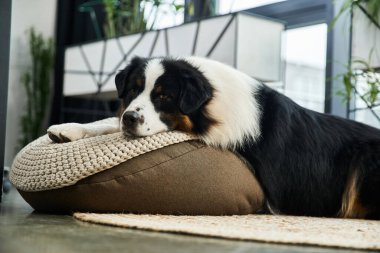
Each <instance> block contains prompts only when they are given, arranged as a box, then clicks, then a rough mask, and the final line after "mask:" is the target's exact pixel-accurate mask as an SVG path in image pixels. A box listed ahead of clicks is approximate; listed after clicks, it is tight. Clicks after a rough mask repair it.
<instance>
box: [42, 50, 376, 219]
mask: <svg viewBox="0 0 380 253" xmlns="http://www.w3.org/2000/svg"><path fill="white" fill-rule="evenodd" d="M115 81H116V87H117V91H118V95H119V98H120V99H121V100H122V108H123V109H122V113H121V115H120V117H119V118H111V119H106V120H104V121H100V122H98V123H96V124H84V125H83V124H75V123H68V124H62V125H55V126H52V127H50V128H49V129H48V133H49V136H50V137H51V138H52V139H53V140H54V141H57V142H62V141H72V140H77V139H80V138H85V137H90V136H95V135H100V134H106V133H113V132H117V131H123V133H124V134H125V135H128V136H147V135H151V134H155V133H158V132H162V131H168V130H174V129H176V130H181V131H185V132H189V133H193V134H195V135H197V136H198V137H199V138H200V139H201V140H203V141H204V142H205V143H206V144H208V145H211V146H215V147H219V148H223V149H230V150H232V151H234V152H236V153H238V154H240V155H241V156H242V157H244V158H245V159H246V160H247V162H249V163H250V165H251V166H252V168H254V170H255V175H256V176H257V178H258V180H259V182H260V183H261V186H262V188H263V190H264V193H265V195H266V199H267V209H268V211H270V212H272V213H279V214H292V215H311V216H332V217H347V218H380V130H377V129H375V128H372V127H369V126H366V125H364V124H361V123H357V122H354V121H350V120H346V119H342V118H338V117H334V116H331V115H326V114H321V113H317V112H314V111H310V110H307V109H305V108H302V107H301V106H299V105H297V104H296V103H294V102H293V101H292V100H290V99H289V98H287V97H285V96H284V95H282V94H280V93H278V92H276V91H274V90H272V89H270V88H268V87H267V86H265V85H263V84H261V83H259V82H258V81H256V80H254V79H252V78H251V77H249V76H248V75H246V74H244V73H241V72H239V71H237V70H235V69H233V68H231V67H229V66H226V65H224V64H221V63H218V62H215V61H212V60H208V59H204V58H197V57H187V58H181V59H171V58H153V59H145V58H137V57H136V58H134V59H133V60H132V61H131V62H130V64H129V65H128V66H127V67H126V68H125V69H124V70H122V71H120V72H119V73H118V74H117V76H116V80H115ZM231 169H233V168H231Z"/></svg>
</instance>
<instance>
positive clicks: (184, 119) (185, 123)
mask: <svg viewBox="0 0 380 253" xmlns="http://www.w3.org/2000/svg"><path fill="white" fill-rule="evenodd" d="M177 129H178V130H181V131H184V132H191V130H192V129H193V122H191V120H190V118H189V117H188V116H186V115H181V116H179V117H178V118H177Z"/></svg>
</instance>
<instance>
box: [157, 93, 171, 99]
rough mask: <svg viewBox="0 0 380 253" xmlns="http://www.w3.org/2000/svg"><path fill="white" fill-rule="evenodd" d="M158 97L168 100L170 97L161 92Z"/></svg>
mask: <svg viewBox="0 0 380 253" xmlns="http://www.w3.org/2000/svg"><path fill="white" fill-rule="evenodd" d="M159 98H160V99H161V100H168V99H170V97H169V96H168V95H165V94H161V95H160V96H159Z"/></svg>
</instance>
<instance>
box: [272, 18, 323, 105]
mask: <svg viewBox="0 0 380 253" xmlns="http://www.w3.org/2000/svg"><path fill="white" fill-rule="evenodd" d="M283 44H284V46H283V51H284V58H285V59H284V77H283V79H284V80H283V81H281V82H277V83H272V84H269V85H270V86H272V87H273V88H276V89H277V90H279V91H280V92H282V93H284V94H285V95H287V96H288V97H290V98H292V99H293V100H294V101H295V102H296V103H298V104H299V105H301V106H304V107H306V108H308V109H311V110H314V111H318V112H324V110H325V83H326V82H325V79H326V78H325V76H326V48H327V25H326V24H318V25H311V26H305V27H300V28H294V29H289V30H286V31H285V34H284V36H283Z"/></svg>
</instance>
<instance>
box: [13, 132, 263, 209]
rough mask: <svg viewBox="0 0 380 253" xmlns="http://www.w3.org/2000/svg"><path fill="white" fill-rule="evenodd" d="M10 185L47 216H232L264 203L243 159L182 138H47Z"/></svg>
mask: <svg viewBox="0 0 380 253" xmlns="http://www.w3.org/2000/svg"><path fill="white" fill-rule="evenodd" d="M10 180H11V182H12V183H13V184H14V185H15V186H16V188H17V189H18V191H19V192H20V194H21V195H22V196H23V198H24V199H25V200H26V201H27V202H28V203H29V204H30V205H31V206H32V207H33V208H34V209H36V210H37V211H43V212H60V213H67V212H74V211H83V212H119V213H120V212H124V213H125V212H128V213H145V214H186V215H231V214H250V213H255V212H257V211H258V210H259V209H260V208H261V207H262V202H263V193H262V191H261V188H260V186H259V184H258V182H257V180H256V178H255V176H254V175H253V173H252V172H251V170H250V169H249V168H248V167H247V165H246V164H245V163H244V161H243V160H241V159H240V158H239V157H238V156H236V155H235V154H233V153H232V152H229V151H223V150H219V149H215V148H211V147H208V146H206V145H204V144H203V143H201V142H199V141H197V140H195V139H194V137H193V136H190V135H187V134H183V133H180V132H166V133H159V134H156V135H153V136H148V137H143V138H138V139H130V140H126V139H125V137H123V135H122V134H121V133H115V134H109V135H102V136H96V137H91V138H86V139H81V140H77V141H73V142H68V143H61V144H58V143H53V142H52V141H51V140H50V139H49V138H48V136H47V135H45V136H42V137H40V138H39V139H37V140H35V141H34V142H32V143H30V144H29V145H27V146H26V147H25V148H24V149H22V150H21V151H20V152H19V154H18V155H17V156H16V158H15V161H14V163H13V165H12V169H11V173H10Z"/></svg>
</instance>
